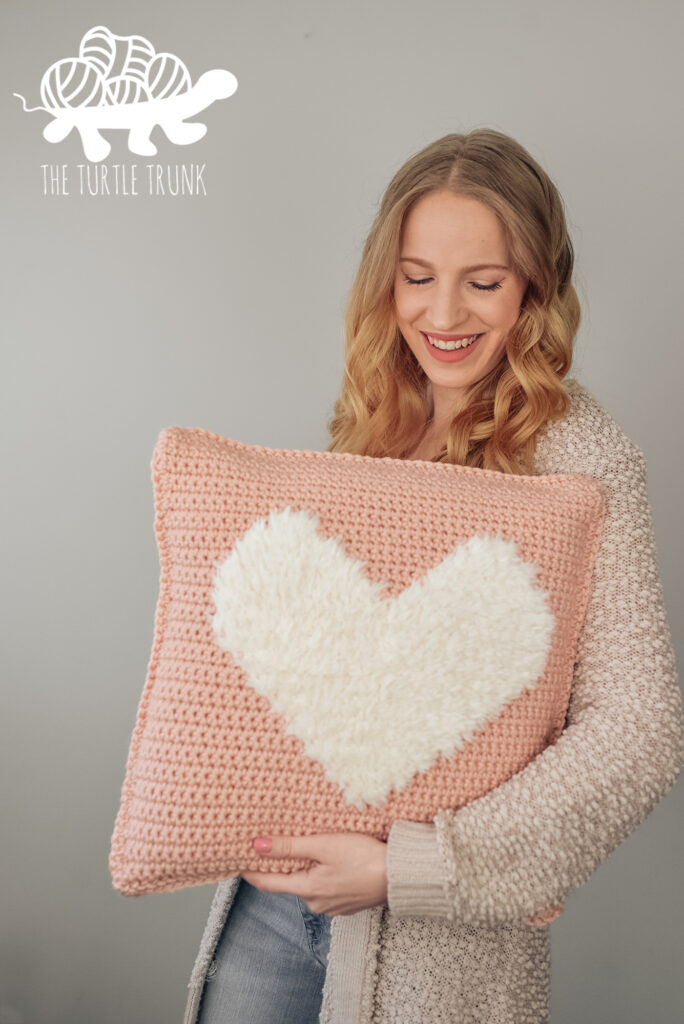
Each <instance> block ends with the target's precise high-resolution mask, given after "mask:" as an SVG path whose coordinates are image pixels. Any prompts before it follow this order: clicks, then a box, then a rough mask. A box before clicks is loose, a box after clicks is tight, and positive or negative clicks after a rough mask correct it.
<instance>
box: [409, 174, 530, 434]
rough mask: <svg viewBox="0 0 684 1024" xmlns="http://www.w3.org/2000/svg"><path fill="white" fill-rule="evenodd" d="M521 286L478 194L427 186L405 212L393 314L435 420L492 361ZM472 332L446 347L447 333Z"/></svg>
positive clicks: (451, 409)
mask: <svg viewBox="0 0 684 1024" xmlns="http://www.w3.org/2000/svg"><path fill="white" fill-rule="evenodd" d="M526 287H527V281H526V280H524V279H522V278H521V277H519V276H518V275H517V274H515V273H514V272H513V271H512V270H511V269H510V263H509V257H508V252H507V248H506V243H505V238H504V233H503V230H502V228H501V224H500V223H499V220H498V218H497V216H496V214H494V213H493V211H492V210H490V209H489V207H488V206H485V205H484V204H483V203H481V202H479V201H478V200H477V199H473V198H471V197H470V196H461V195H455V194H454V193H453V192H448V191H440V192H431V193H430V194H429V195H427V196H424V197H423V198H422V199H420V200H419V201H418V202H417V203H416V205H415V206H414V207H413V209H412V210H411V212H410V213H409V214H408V216H407V217H406V219H405V221H404V225H403V230H402V235H401V239H400V247H399V257H398V260H397V266H396V271H395V276H394V305H395V315H396V320H397V324H398V326H399V330H400V331H401V333H402V335H403V337H404V339H405V341H406V343H407V345H408V346H409V348H410V349H411V351H412V352H413V354H414V355H415V357H416V359H417V360H418V362H419V363H420V365H421V366H422V368H423V369H424V371H425V373H426V374H427V376H428V378H429V380H430V381H431V384H432V394H433V402H434V413H433V415H434V420H435V421H438V420H439V421H440V423H441V424H442V425H443V423H444V422H445V421H446V422H448V420H450V419H451V416H452V415H453V414H454V413H455V412H456V411H457V410H458V407H459V402H460V398H461V395H462V392H463V389H464V388H465V387H466V386H467V385H470V384H474V383H475V382H476V381H478V380H480V379H481V378H482V377H484V376H485V374H487V373H488V372H489V371H490V370H491V369H493V368H494V367H495V366H496V365H497V363H498V362H499V360H500V359H501V357H502V355H503V351H504V344H505V341H506V336H507V334H508V332H509V330H510V329H511V327H512V326H513V324H514V323H515V321H516V320H517V318H518V315H519V313H520V306H521V303H522V299H523V295H524V294H525V289H526ZM473 335H476V336H477V337H476V339H475V341H474V342H473V343H472V344H468V345H466V346H465V347H463V346H462V347H460V348H453V346H451V345H450V346H448V348H449V349H450V350H445V347H446V345H445V340H449V341H452V340H456V339H462V338H465V339H466V340H467V339H470V338H472V336H473ZM430 339H434V340H440V341H441V344H442V346H444V347H443V348H438V347H436V346H434V345H432V344H431V341H430Z"/></svg>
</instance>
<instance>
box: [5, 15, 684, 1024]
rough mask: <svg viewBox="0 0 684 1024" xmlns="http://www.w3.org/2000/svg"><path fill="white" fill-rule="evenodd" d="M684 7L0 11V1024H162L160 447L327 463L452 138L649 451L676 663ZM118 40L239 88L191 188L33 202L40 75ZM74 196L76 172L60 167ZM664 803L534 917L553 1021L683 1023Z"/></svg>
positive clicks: (173, 932)
mask: <svg viewBox="0 0 684 1024" xmlns="http://www.w3.org/2000/svg"><path fill="white" fill-rule="evenodd" d="M683 11H684V8H682V5H681V4H679V3H678V2H677V0H655V2H653V0H650V2H649V3H647V2H646V0H608V2H605V0H604V2H600V0H599V2H598V4H597V3H596V2H590V0H575V2H574V3H573V4H571V5H569V4H567V3H561V2H559V0H521V2H504V0H490V2H489V3H486V4H473V3H454V2H452V0H450V2H447V0H422V2H421V3H417V2H415V0H412V2H403V0H402V2H396V3H392V2H390V0H375V2H373V0H370V2H369V0H366V2H364V3H361V2H359V0H348V2H347V3H345V4H344V5H343V4H341V3H338V4H332V3H321V2H319V3H315V2H311V0H309V2H303V0H295V2H290V3H288V4H281V3H278V2H276V0H268V2H264V0H261V2H258V0H257V2H255V0H251V2H249V3H248V2H247V0H231V3H218V2H209V0H199V2H195V3H194V4H189V3H180V2H178V0H173V2H166V3H152V2H151V0H147V2H144V0H143V2H142V3H140V2H136V3H132V2H131V0H117V2H116V3H113V2H111V3H104V4H98V5H96V7H93V5H92V4H89V3H86V2H83V0H80V2H77V0H71V2H70V3H68V4H57V3H48V2H45V0H44V2H43V3H38V2H36V0H21V2H19V0H3V2H2V6H1V8H0V16H1V24H0V47H1V48H2V60H1V62H0V68H1V70H0V78H1V82H2V88H1V89H0V105H1V111H2V118H3V133H4V136H3V137H4V147H3V158H2V160H1V161H0V175H1V176H2V180H1V181H0V196H1V197H2V206H3V209H2V240H3V245H2V274H1V275H0V289H1V298H2V317H3V351H2V375H1V378H2V402H1V408H2V416H3V420H4V423H3V429H2V446H3V463H2V467H3V468H2V474H3V476H2V479H3V484H4V487H3V492H4V498H5V500H4V503H3V515H4V528H3V530H2V534H1V537H2V545H3V553H2V554H3V573H2V577H3V589H4V599H3V604H2V619H3V624H4V627H5V631H6V637H5V641H4V644H3V655H4V666H3V675H2V696H3V701H2V706H3V713H2V718H1V729H2V737H1V742H0V758H1V759H2V760H1V767H2V774H1V776H0V778H1V783H0V784H1V786H2V895H1V902H0V928H1V934H2V938H1V940H0V941H1V943H2V945H1V947H0V1004H1V1005H0V1024H94V1022H97V1024H121V1022H126V1024H143V1022H144V1024H170V1022H173V1021H180V1018H181V1014H182V1008H183V1005H184V999H185V986H186V982H187V977H188V974H189V971H190V969H191V966H192V962H193V958H194V955H195V951H196V948H197V944H198V942H199V937H200V934H201V930H202V927H203V924H204V920H205V916H206V912H207V909H208V906H209V903H210V899H211V895H212V892H213V886H206V887H201V888H195V889H189V890H185V891H182V892H178V893H174V894H167V895H156V896H148V897H143V898H141V899H125V898H123V897H122V896H120V895H119V894H118V893H116V892H115V891H114V890H113V888H112V886H111V882H110V879H109V874H108V869H107V857H108V852H109V840H110V834H111V831H112V827H113V822H114V817H115V814H116V811H117V808H118V801H119V796H120V787H121V783H122V781H123V773H124V767H125V757H126V753H127V750H128V743H129V740H130V735H131V732H132V729H133V725H134V721H135V712H136V708H137V703H138V699H139V696H140V692H141V689H142V684H143V682H144V676H145V671H146V665H147V659H148V655H149V651H150V645H151V640H152V626H153V615H154V609H155V603H156V597H157V586H158V562H157V552H156V546H155V541H154V535H153V529H152V526H153V508H152V489H151V481H150V468H149V462H150V458H151V453H152V448H153V445H154V442H155V439H156V437H157V435H158V432H159V431H160V429H161V428H162V427H164V426H168V425H172V424H177V425H183V426H201V427H205V428H208V429H211V430H215V431H217V432H219V433H222V434H224V435H227V436H231V437H235V438H238V439H241V440H245V441H248V442H250V443H259V444H266V445H270V446H274V447H299V448H323V447H325V445H326V444H327V433H326V427H325V423H326V420H327V418H328V416H329V415H330V413H331V410H332V403H333V401H334V399H335V397H336V395H337V393H338V390H339V387H340V383H341V376H342V316H343V311H344V307H345V301H346V295H347V291H348V288H349V287H350V285H351V281H352V275H353V273H354V270H355V267H356V265H357V262H358V259H359V256H360V251H361V245H362V242H363V239H364V236H365V233H366V231H367V229H368V227H369V226H370V223H371V220H372V218H373V216H374V213H375V210H376V206H377V203H378V202H379V199H380V196H381V193H382V191H383V189H384V187H385V185H386V183H387V182H388V181H389V178H390V177H391V175H392V174H393V173H394V171H395V170H396V169H397V168H398V167H399V166H400V164H401V163H402V162H403V161H404V160H405V159H406V158H407V157H408V156H409V155H410V154H411V153H413V152H415V151H416V150H417V149H418V148H420V147H422V146H423V145H425V144H426V143H428V142H430V141H432V140H433V139H436V138H437V137H439V136H441V135H443V134H446V133H447V132H450V131H464V130H469V129H471V128H474V127H478V126H489V127H493V128H497V129H499V130H502V131H505V132H507V133H509V134H511V135H513V136H515V137H516V138H518V139H519V140H520V141H521V142H522V143H523V144H524V145H525V146H526V147H527V148H528V149H529V150H530V151H531V152H532V154H533V155H534V156H535V157H536V158H537V159H538V160H539V161H540V162H541V163H542V164H543V165H544V166H545V167H546V169H547V170H548V171H549V173H550V174H551V176H552V177H553V178H554V180H555V181H556V183H557V185H558V186H559V188H560V190H561V193H562V194H563V196H564V198H565V200H566V204H567V211H568V216H569V221H570V227H571V231H572V235H573V238H574V242H575V245H576V251H577V280H578V287H579V291H580V297H581V300H582V303H583V309H584V320H583V324H582V327H581V331H580V335H579V338H578V342H577V349H576V359H575V365H574V368H573V372H574V374H575V375H576V376H578V377H579V379H580V380H581V381H582V382H583V383H584V384H585V385H586V386H587V387H588V388H589V389H590V390H591V391H592V392H593V393H594V394H595V395H596V397H597V398H598V399H599V400H600V401H601V402H602V403H603V404H604V405H605V407H606V408H607V409H608V410H609V411H610V412H611V414H612V415H613V416H614V417H615V418H616V419H617V421H618V422H619V423H620V425H621V426H622V427H623V429H624V430H625V431H626V432H627V433H628V435H629V436H630V437H631V438H632V439H633V440H635V441H636V443H637V444H639V445H640V446H641V447H642V448H643V449H644V451H645V453H646V457H647V462H648V467H649V494H650V498H651V501H652V506H653V513H654V520H655V528H656V538H657V541H658V552H659V560H660V565H661V571H662V578H663V584H664V588H665V594H666V602H667V607H668V613H669V619H670V622H671V625H672V629H673V634H674V638H675V642H676V644H677V645H678V650H679V659H680V661H681V656H682V649H681V645H682V640H683V637H682V629H681V623H682V596H681V588H680V586H679V585H678V584H679V582H680V580H681V578H682V549H681V547H680V546H679V544H678V543H677V542H678V540H679V536H678V534H679V524H680V523H681V520H682V512H683V509H682V472H681V440H682V438H681V431H680V415H681V413H680V409H681V381H682V373H683V371H684V357H683V356H682V335H681V320H682V287H681V281H680V277H681V271H682V264H681V237H682V229H683V227H684V225H683V224H682V202H681V194H682V193H681V182H682V180H683V177H684V175H683V172H684V166H683V158H684V145H683V140H682V131H681V123H682V121H681V95H682V71H681V66H682V65H681V38H682V29H683V28H684V26H683V25H682V21H683ZM102 23H104V24H106V25H108V26H109V28H110V29H111V30H112V31H113V32H115V33H117V34H119V35H127V34H133V33H137V34H142V35H143V36H146V37H147V38H148V39H150V40H151V41H152V43H153V44H154V45H155V47H156V49H157V51H162V50H167V51H171V52H173V53H176V54H178V55H179V56H180V57H182V59H183V60H184V62H185V64H186V65H187V67H188V69H189V71H190V74H191V76H192V79H193V81H194V80H195V79H196V78H198V77H199V75H200V74H201V73H202V72H203V71H205V70H207V69H210V68H227V69H228V70H230V71H232V72H233V73H234V74H235V75H236V76H237V78H238V81H239V88H238V91H237V92H236V94H235V95H234V96H233V97H231V98H230V99H227V100H222V101H220V102H218V103H215V104H214V105H213V106H212V107H210V108H209V109H208V110H207V111H206V112H205V113H204V114H202V115H199V116H198V117H197V118H195V120H203V121H204V122H205V123H206V124H207V125H208V128H209V130H208V133H207V135H206V137H205V138H204V139H203V140H202V141H200V142H198V143H196V144H194V145H191V146H188V147H179V146H174V145H172V144H171V143H169V142H168V141H167V140H166V139H165V138H164V136H163V135H162V133H161V131H160V130H159V129H158V128H157V129H155V132H154V135H153V138H154V139H155V141H156V142H157V144H158V147H159V152H158V154H157V156H156V157H151V158H150V157H147V158H146V157H140V156H135V155H134V154H131V153H129V152H128V150H127V149H126V145H125V138H126V136H125V134H124V133H122V132H116V131H110V132H108V133H106V134H107V136H108V138H109V139H110V141H111V142H112V144H113V145H112V152H111V154H110V155H109V157H108V158H107V159H106V161H105V163H107V164H110V165H113V164H114V163H124V164H131V163H133V162H136V163H138V164H139V165H141V166H143V165H144V164H145V163H146V162H159V163H161V164H163V165H166V164H171V165H175V164H182V163H185V164H186V165H187V164H190V163H193V162H194V163H200V164H201V163H205V164H206V170H205V172H204V181H205V184H206V189H207V195H206V196H194V197H187V198H180V197H179V198H173V197H170V196H165V197H150V196H146V195H139V196H137V197H133V196H128V197H126V196H119V197H116V196H110V197H101V198H91V197H89V196H82V197H81V196H79V195H78V194H77V193H76V192H75V191H72V192H71V194H70V195H69V196H61V197H53V196H44V195H43V194H42V176H41V170H40V167H41V164H44V163H55V164H67V165H68V166H69V167H70V169H71V174H72V175H75V174H76V170H75V169H76V165H77V164H78V163H84V162H85V158H84V155H83V151H82V149H81V147H80V144H79V141H78V137H77V136H76V134H75V133H72V134H71V135H70V136H69V137H68V138H67V139H66V140H65V141H64V142H62V143H60V144H58V145H50V144H49V143H48V142H46V141H45V140H44V139H43V138H42V134H41V132H42V128H43V126H44V125H45V124H46V123H47V122H48V116H47V115H46V114H45V113H43V112H40V111H39V112H34V113H25V112H24V111H23V109H22V106H21V103H20V101H19V100H18V99H17V98H16V97H14V96H13V95H12V93H13V92H19V93H22V94H23V95H24V96H25V97H26V99H27V105H29V106H35V105H36V104H38V103H40V96H39V85H40V79H41V76H42V74H43V71H44V70H45V69H46V68H47V67H48V66H49V65H50V64H51V63H53V62H54V61H56V60H58V59H61V58H63V57H67V56H71V55H73V54H75V53H76V52H77V48H78V43H79V40H80V38H81V36H82V35H83V33H84V32H85V31H86V30H87V29H89V28H90V27H92V26H93V25H96V24H102ZM72 184H74V185H75V184H77V180H76V178H75V177H74V178H73V179H72ZM683 792H684V789H683V788H682V787H681V786H679V787H675V789H674V790H673V792H672V794H671V795H669V796H668V797H667V798H666V800H665V801H663V802H662V803H661V804H659V805H658V807H657V808H656V810H655V812H654V813H653V814H652V816H651V817H649V819H648V821H647V822H646V823H644V825H643V826H642V827H640V828H639V829H638V830H637V832H636V833H635V834H634V835H633V836H632V837H630V839H629V841H628V842H627V843H625V844H623V846H622V847H620V848H619V849H618V850H617V851H616V852H615V854H614V855H613V856H612V857H610V858H608V860H607V861H606V862H604V863H603V864H602V865H601V867H600V868H599V869H598V871H597V872H596V873H595V875H594V876H593V877H592V878H591V879H590V881H589V882H588V883H587V884H586V885H585V886H583V887H582V888H581V889H580V890H577V891H576V892H575V893H574V894H572V895H571V897H570V899H569V900H568V902H567V904H566V909H565V911H564V913H563V915H562V917H561V918H560V919H559V920H558V921H557V922H556V923H555V924H554V925H553V929H552V936H553V949H554V968H553V1021H554V1024H570V1022H576V1021H577V1020H582V1021H584V1022H586V1024H593V1022H596V1024H598V1022H601V1024H606V1022H610V1021H618V1020H619V1021H620V1022H621V1024H631V1022H634V1024H637V1022H639V1024H642V1022H643V1021H644V1020H649V1021H650V1022H652V1024H657V1022H660V1024H670V1022H671V1021H672V1020H674V1019H675V1017H676V1016H677V1014H676V1013H675V1007H677V1006H680V1007H681V1000H682V984H681V938H682V931H681V924H680V922H681V917H682V909H683V908H682V893H683V887H682V885H681V881H680V870H679V866H680V856H679V851H680V850H681V844H682V839H683V838H684V837H683V836H682V824H681V823H682V816H681V805H682V801H683V799H684V797H683V796H682V794H683Z"/></svg>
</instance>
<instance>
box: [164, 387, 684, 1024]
mask: <svg viewBox="0 0 684 1024" xmlns="http://www.w3.org/2000/svg"><path fill="white" fill-rule="evenodd" d="M564 383H565V386H566V389H567V391H568V394H569V396H570V403H571V404H570V409H569V412H568V414H567V415H566V416H565V417H564V418H563V419H562V420H555V421H551V422H549V423H547V424H546V425H545V426H544V427H543V428H542V430H541V432H540V434H539V436H538V441H537V448H536V453H535V475H540V474H552V473H586V474H590V475H591V476H593V477H595V478H596V479H598V480H599V481H601V483H602V485H603V488H604V494H605V498H606V519H605V522H604V530H603V536H602V540H601V547H600V550H599V554H598V559H597V562H596V566H595V570H594V580H593V587H592V595H591V597H590V601H589V606H588V609H587V614H586V618H585V623H584V628H583V630H582V634H581V637H580V641H579V645H578V652H577V661H576V664H575V672H574V676H573V685H572V693H571V698H570V705H569V708H568V713H567V716H566V721H565V725H564V729H563V732H562V733H561V735H560V736H559V738H558V739H557V741H556V742H555V743H554V744H552V745H550V746H548V747H547V748H546V749H545V750H544V751H542V753H541V754H539V755H538V756H537V757H536V758H534V759H533V760H532V761H531V762H530V763H529V764H527V765H526V766H525V767H524V768H523V769H522V770H521V771H519V772H518V773H517V774H516V775H514V776H513V777H512V778H510V779H508V780H507V781H506V782H504V783H503V784H502V785H500V786H498V787H497V788H496V789H494V790H492V791H491V792H490V793H487V794H486V795H485V796H483V797H481V798H479V799H477V800H473V801H472V802H471V803H469V804H466V805H465V806H463V807H461V808H459V809H456V810H451V809H449V810H444V811H440V812H439V813H438V814H437V816H436V817H435V819H434V821H433V822H429V823H415V822H409V821H396V822H395V823H394V825H393V826H392V829H391V831H390V834H389V837H388V841H387V875H388V896H387V903H386V904H383V905H379V906H375V907H370V908H368V909H366V910H362V911H359V912H357V913H355V914H351V915H338V916H335V917H333V918H332V920H331V941H330V955H329V959H328V968H327V973H326V980H325V986H324V989H323V1001H322V1007H321V1012H320V1017H319V1024H545V1022H547V1021H548V1020H549V1006H550V979H551V957H550V927H551V926H550V924H546V925H543V926H542V927H533V926H531V925H529V924H528V923H527V919H528V918H529V917H530V915H532V914H534V913H535V911H536V910H538V908H539V907H542V906H551V905H552V904H555V903H560V902H561V901H563V900H565V898H566V897H567V896H568V894H569V893H570V892H571V891H572V890H573V889H576V888H577V887H579V886H581V885H583V884H584V882H586V881H587V879H588V878H589V877H590V876H591V874H592V873H593V872H594V871H595V870H596V868H597V867H598V865H599V864H600V863H601V862H602V861H603V860H605V858H606V857H608V856H609V855H610V854H611V853H612V852H613V851H614V850H615V849H616V847H617V846H618V845H619V844H620V843H622V842H623V841H624V840H625V839H626V838H627V837H628V836H629V835H630V833H631V832H633V831H634V829H635V828H636V827H637V826H638V825H639V824H640V823H641V822H642V821H643V820H644V819H645V818H646V816H647V815H648V814H649V813H650V812H651V811H652V810H653V808H654V807H655V805H656V804H657V803H658V802H659V801H660V800H661V799H662V798H663V797H664V796H665V794H666V793H668V792H669V790H670V789H671V788H672V786H673V785H674V782H675V779H676V778H677V775H678V774H679V771H680V768H681V767H682V764H683V763H684V730H683V728H682V722H683V719H682V695H681V692H680V690H679V687H678V685H677V669H676V665H675V657H674V650H673V646H672V639H671V634H670V629H669V625H668V619H667V614H666V611H665V607H664V603H663V591H662V583H661V580H660V575H659V570H658V564H657V558H656V547H655V541H654V533H653V522H652V515H651V509H650V505H649V502H648V497H647V488H646V465H645V458H644V453H643V451H642V450H641V449H640V448H639V447H638V446H637V445H636V444H634V442H632V441H631V440H630V439H629V438H628V437H627V436H626V434H625V433H624V432H623V431H622V429H621V428H620V427H619V426H618V424H617V423H616V422H615V420H614V419H613V418H612V417H611V416H610V415H609V413H608V412H607V411H606V410H605V409H604V408H603V407H602V406H601V405H600V404H599V402H598V401H597V399H596V398H595V397H594V396H593V395H592V394H591V393H590V392H589V391H588V390H587V389H586V388H585V387H584V386H583V385H581V384H580V383H579V382H578V381H577V380H575V379H574V378H568V379H566V380H565V382H564ZM239 881H240V879H239V877H237V878H229V879H227V880H225V881H222V882H219V884H218V886H217V888H216V890H215V895H214V899H213V902H212V905H211V908H210V911H209V917H208V920H207V923H206V926H205V929H204V934H203V936H202V940H201V945H200V949H199V952H198V954H197V958H196V962H195V965H194V968H193V970H192V974H191V977H190V982H189V985H188V988H189V994H188V999H187V1004H186V1008H185V1016H184V1024H195V1022H196V1020H197V1014H198V1010H199V1005H200V1001H201V997H202V992H203V988H204V984H205V982H206V984H211V976H212V974H213V971H214V969H215V964H214V963H212V959H213V955H214V951H215V949H216V946H217V943H218V940H219V938H220V935H221V931H222V929H223V926H224V924H225V921H226V919H227V916H228V914H229V912H230V907H231V904H232V901H233V898H234V896H235V893H236V891H237V887H238V884H239Z"/></svg>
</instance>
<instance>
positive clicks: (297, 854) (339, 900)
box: [242, 832, 387, 916]
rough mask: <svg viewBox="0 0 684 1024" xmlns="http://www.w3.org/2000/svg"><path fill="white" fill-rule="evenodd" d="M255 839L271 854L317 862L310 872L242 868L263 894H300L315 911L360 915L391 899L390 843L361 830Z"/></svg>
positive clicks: (263, 852)
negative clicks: (388, 880) (364, 833)
mask: <svg viewBox="0 0 684 1024" xmlns="http://www.w3.org/2000/svg"><path fill="white" fill-rule="evenodd" d="M266 842H267V840H266V838H265V837H261V838H259V839H255V840H254V849H255V850H256V851H257V852H258V853H260V854H261V855H262V856H266V857H292V858H303V859H307V860H314V861H316V863H315V864H314V865H313V866H312V867H310V868H309V869H308V871H291V872H280V871H243V872H242V877H243V878H244V879H245V880H246V881H247V882H249V883H250V885H254V886H256V888H257V889H263V890H264V892H289V893H294V894H295V895H296V896H300V897H301V898H302V899H303V900H304V902H305V903H306V904H307V906H308V907H309V910H311V911H312V913H314V914H329V915H330V916H334V915H335V914H355V913H356V912H357V911H358V910H364V909H365V908H366V907H374V906H376V905H377V904H380V903H386V902H387V844H386V843H383V842H381V841H380V840H379V839H374V838H373V837H372V836H364V835H361V834H359V833H357V832H334V833H322V834H320V835H313V836H271V837H270V842H271V847H270V850H266V849H264V845H265V844H266Z"/></svg>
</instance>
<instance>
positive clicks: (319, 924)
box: [197, 878, 330, 1024]
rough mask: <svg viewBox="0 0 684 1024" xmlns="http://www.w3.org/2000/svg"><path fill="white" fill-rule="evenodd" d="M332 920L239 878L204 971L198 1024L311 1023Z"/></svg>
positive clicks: (316, 1008)
mask: <svg viewBox="0 0 684 1024" xmlns="http://www.w3.org/2000/svg"><path fill="white" fill-rule="evenodd" d="M329 949H330V918H329V917H328V916H327V915H326V914H313V913H312V912H311V911H310V910H309V909H308V907H307V905H306V903H305V902H304V900H302V899H300V897H299V896H295V895H293V894H292V893H280V892H278V893H274V892H262V891H261V890H260V889H257V888H255V887H254V886H253V885H250V884H249V882H247V881H245V879H244V878H243V879H242V880H241V882H240V885H239V886H238V890H237V893H236V894H235V901H234V903H233V905H232V907H231V909H230V912H229V914H228V918H227V920H226V923H225V926H224V928H223V932H222V933H221V938H220V940H219V943H218V945H217V947H216V952H215V953H214V960H213V961H212V963H211V964H210V965H209V970H208V972H207V980H206V981H205V984H204V991H203V993H202V1001H201V1003H200V1009H199V1016H198V1018H197V1024H316V1022H317V1021H318V1015H319V1013H320V1008H321V1000H322V997H323V983H324V982H325V971H326V965H327V960H328V951H329Z"/></svg>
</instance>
